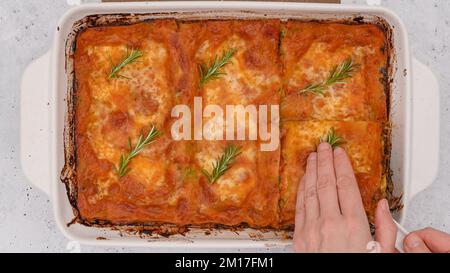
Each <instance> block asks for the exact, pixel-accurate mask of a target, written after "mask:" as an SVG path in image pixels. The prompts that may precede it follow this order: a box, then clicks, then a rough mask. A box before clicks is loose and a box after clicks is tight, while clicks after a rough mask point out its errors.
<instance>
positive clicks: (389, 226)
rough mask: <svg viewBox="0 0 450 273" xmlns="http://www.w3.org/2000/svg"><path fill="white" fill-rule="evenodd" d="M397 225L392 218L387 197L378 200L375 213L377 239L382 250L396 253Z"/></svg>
mask: <svg viewBox="0 0 450 273" xmlns="http://www.w3.org/2000/svg"><path fill="white" fill-rule="evenodd" d="M396 237H397V226H396V225H395V223H394V220H393V219H392V215H391V211H390V210H389V204H388V201H387V200H386V199H383V200H380V202H378V206H377V211H376V213H375V241H377V242H378V243H379V244H380V246H381V252H383V253H394V252H396V251H395V239H396Z"/></svg>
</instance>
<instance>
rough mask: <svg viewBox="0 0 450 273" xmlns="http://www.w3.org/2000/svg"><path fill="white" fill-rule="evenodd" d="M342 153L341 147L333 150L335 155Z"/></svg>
mask: <svg viewBox="0 0 450 273" xmlns="http://www.w3.org/2000/svg"><path fill="white" fill-rule="evenodd" d="M342 153H344V149H342V148H341V147H337V148H336V149H334V154H335V155H340V154H342Z"/></svg>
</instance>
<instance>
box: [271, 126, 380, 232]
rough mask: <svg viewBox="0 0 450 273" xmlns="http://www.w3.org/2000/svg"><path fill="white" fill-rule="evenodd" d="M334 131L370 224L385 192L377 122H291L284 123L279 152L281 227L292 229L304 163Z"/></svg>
mask: <svg viewBox="0 0 450 273" xmlns="http://www.w3.org/2000/svg"><path fill="white" fill-rule="evenodd" d="M332 129H334V131H335V132H336V134H337V135H339V136H340V137H341V138H342V139H343V140H344V144H343V145H342V147H343V148H344V149H345V150H346V151H347V153H348V155H349V157H350V160H351V162H352V165H353V169H354V171H355V174H356V179H357V181H358V185H359V189H360V192H361V195H362V199H363V203H364V208H365V210H366V213H367V215H368V217H369V221H371V222H372V221H373V217H374V213H375V208H376V205H377V202H378V200H379V199H381V198H382V197H383V193H384V192H385V182H384V177H383V166H382V161H383V160H382V159H383V147H382V128H381V125H380V123H377V122H362V121H361V122H343V121H333V122H331V121H298V122H297V121H291V122H285V123H283V128H282V131H283V136H282V152H281V161H282V162H281V168H280V169H281V198H280V211H281V222H282V225H293V224H294V218H295V204H296V196H297V188H298V184H299V182H300V180H301V179H302V177H303V175H304V172H305V167H306V160H307V157H308V155H309V154H310V153H311V152H314V151H316V149H317V145H318V144H319V143H320V139H321V138H322V137H324V136H326V135H327V134H328V133H329V132H330V130H332Z"/></svg>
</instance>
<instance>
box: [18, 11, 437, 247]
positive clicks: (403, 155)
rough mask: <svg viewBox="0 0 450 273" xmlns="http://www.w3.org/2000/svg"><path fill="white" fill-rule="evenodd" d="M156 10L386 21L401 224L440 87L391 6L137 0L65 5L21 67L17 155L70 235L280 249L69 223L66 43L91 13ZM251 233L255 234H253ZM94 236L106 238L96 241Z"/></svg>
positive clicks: (248, 235) (432, 152)
mask: <svg viewBox="0 0 450 273" xmlns="http://www.w3.org/2000/svg"><path fill="white" fill-rule="evenodd" d="M117 13H136V14H139V13H153V14H154V17H171V18H173V17H183V18H192V17H195V18H223V17H227V18H229V17H236V18H249V19H250V18H258V17H259V18H261V17H262V18H282V19H286V18H297V19H311V18H315V19H348V18H354V17H355V16H364V19H365V20H368V21H370V20H378V19H379V18H382V19H383V20H385V21H386V22H387V23H388V24H389V25H390V27H391V28H392V30H393V37H392V38H393V45H394V55H395V58H394V60H393V66H394V67H395V69H394V72H393V83H392V103H391V108H392V109H391V111H390V113H391V116H390V118H391V121H392V124H393V132H392V138H393V139H392V159H391V168H392V170H393V181H394V186H395V193H396V194H403V201H404V205H405V207H404V209H403V210H402V211H401V212H400V213H397V215H395V217H396V219H397V220H398V221H399V222H400V223H402V222H403V221H404V219H405V215H407V210H408V206H409V203H410V202H411V200H412V198H413V197H414V196H415V195H416V194H417V193H418V192H420V191H422V190H423V189H425V188H427V187H428V186H429V185H430V184H431V183H432V181H433V180H434V179H435V176H436V174H437V169H438V163H439V158H438V156H439V88H438V84H437V81H436V78H435V76H434V75H433V74H432V73H431V71H430V70H429V69H428V68H427V67H426V66H424V65H423V64H421V63H420V62H419V61H417V60H415V59H413V60H412V61H411V59H410V52H409V46H408V40H407V30H406V29H405V26H404V25H403V23H402V22H401V20H400V19H399V18H398V17H397V16H396V15H395V14H394V13H392V12H391V11H389V10H387V9H385V8H380V7H369V6H344V5H334V4H331V5H327V4H304V3H271V2H144V3H143V2H140V3H114V4H84V5H81V6H78V7H75V8H73V9H71V10H69V11H68V12H67V13H66V14H65V15H64V16H63V17H62V18H61V20H60V21H59V23H58V26H57V30H56V34H55V38H54V43H53V46H52V48H51V50H50V52H49V53H47V54H45V55H44V56H42V57H41V58H39V59H37V60H35V61H34V62H33V63H31V64H30V65H29V67H28V68H27V69H26V70H25V72H24V75H23V79H22V94H21V148H22V149H21V155H22V167H23V170H24V173H25V175H26V176H27V178H28V179H29V180H30V181H31V182H32V183H33V184H34V185H35V186H36V187H38V188H40V189H41V190H43V191H44V192H45V193H46V194H48V195H50V196H51V200H52V203H53V207H54V213H55V219H56V222H57V225H58V226H59V228H60V229H61V231H62V232H63V233H64V234H65V235H66V236H67V237H68V238H70V239H71V240H75V241H79V242H80V243H84V244H92V245H118V246H146V247H174V248H176V247H184V248H186V247H190V248H196V247H211V248H226V249H229V248H239V247H245V248H265V249H267V248H280V247H281V248H283V247H286V246H288V245H290V243H291V242H290V240H288V239H284V237H285V234H282V233H274V232H267V233H262V232H260V231H255V230H251V229H249V230H245V231H242V232H239V234H236V233H234V232H230V231H221V232H219V231H217V232H212V234H210V235H205V233H204V230H199V229H192V230H191V231H190V232H188V233H187V234H186V236H181V235H177V236H172V237H170V238H163V237H150V238H148V237H145V238H141V237H139V236H132V235H128V234H122V235H123V236H121V234H120V233H119V232H117V231H112V230H109V229H101V228H93V227H85V226H82V225H80V224H74V225H71V226H70V227H68V226H67V223H68V222H70V221H71V220H72V218H73V213H72V208H71V206H70V204H69V201H68V198H67V195H66V189H65V187H64V185H63V184H62V183H61V181H60V172H61V169H62V167H63V165H64V146H63V130H64V115H65V113H66V108H67V104H66V97H65V96H66V89H67V86H66V85H67V75H66V72H65V43H66V39H67V36H68V34H69V33H70V31H71V29H72V25H73V23H74V22H76V21H77V20H79V19H81V18H83V17H85V16H87V15H92V14H117ZM255 235H256V236H255ZM98 237H103V238H107V240H98V239H97V238H98Z"/></svg>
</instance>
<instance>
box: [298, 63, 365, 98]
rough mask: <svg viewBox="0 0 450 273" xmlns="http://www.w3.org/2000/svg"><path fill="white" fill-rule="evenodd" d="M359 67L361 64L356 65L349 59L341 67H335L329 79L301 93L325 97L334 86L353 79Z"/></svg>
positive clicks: (306, 88) (307, 87)
mask: <svg viewBox="0 0 450 273" xmlns="http://www.w3.org/2000/svg"><path fill="white" fill-rule="evenodd" d="M358 67H359V64H355V63H354V62H353V59H352V58H348V59H347V60H345V61H344V62H343V63H341V64H340V65H339V66H335V67H334V68H333V69H332V70H331V71H330V75H328V78H327V79H326V80H325V81H323V82H319V83H313V84H310V85H308V86H306V87H305V88H303V89H302V90H300V91H299V93H312V94H315V95H321V96H322V95H323V93H324V92H325V91H326V90H327V88H328V87H330V86H331V85H333V84H336V83H343V81H344V80H345V79H347V78H351V77H352V76H353V73H354V72H355V70H356V69H357V68H358Z"/></svg>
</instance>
